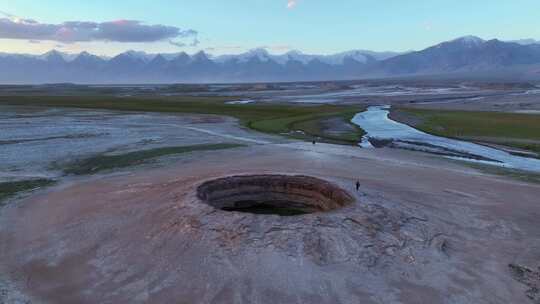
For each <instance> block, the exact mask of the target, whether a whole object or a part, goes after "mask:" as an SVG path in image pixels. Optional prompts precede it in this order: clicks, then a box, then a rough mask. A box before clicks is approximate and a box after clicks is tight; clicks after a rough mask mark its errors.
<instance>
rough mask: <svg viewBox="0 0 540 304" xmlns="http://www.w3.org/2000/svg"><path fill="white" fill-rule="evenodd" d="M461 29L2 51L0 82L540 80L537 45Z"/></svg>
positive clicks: (0, 54) (539, 50)
mask: <svg viewBox="0 0 540 304" xmlns="http://www.w3.org/2000/svg"><path fill="white" fill-rule="evenodd" d="M535 42H536V41H535V40H532V39H528V40H521V41H516V42H505V41H500V40H497V39H492V40H483V39H481V38H478V37H475V36H465V37H461V38H458V39H454V40H451V41H446V42H443V43H440V44H437V45H435V46H432V47H429V48H426V49H424V50H421V51H414V52H407V53H396V52H373V51H367V50H353V51H348V52H342V53H338V54H332V55H312V54H304V53H302V52H300V51H290V52H288V53H285V54H279V55H275V54H270V53H269V52H268V51H267V50H265V49H262V48H260V49H254V50H250V51H248V52H245V53H242V54H236V55H221V56H212V55H209V54H207V53H205V52H203V51H201V52H198V53H196V54H193V55H188V54H187V53H184V52H180V53H173V54H148V53H145V52H137V51H127V52H124V53H121V54H118V55H117V56H114V57H112V58H108V57H100V56H96V55H92V54H90V53H87V52H82V53H80V54H67V53H62V52H59V51H56V50H52V51H49V52H47V53H45V54H43V55H37V56H36V55H25V54H8V53H0V83H9V84H19V83H55V82H74V83H103V84H106V83H174V82H256V81H303V80H305V81H313V80H344V79H359V78H370V77H396V76H415V75H440V74H452V73H465V74H466V73H481V72H489V71H499V72H501V73H502V72H503V71H507V70H512V71H516V70H518V71H520V73H522V74H525V75H526V76H530V77H532V78H535V77H537V78H538V79H540V72H539V71H540V68H539V67H540V44H538V43H535Z"/></svg>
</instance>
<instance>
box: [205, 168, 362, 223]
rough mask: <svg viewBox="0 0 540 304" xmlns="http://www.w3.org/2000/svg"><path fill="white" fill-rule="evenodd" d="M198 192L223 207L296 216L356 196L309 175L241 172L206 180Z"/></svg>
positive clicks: (338, 204)
mask: <svg viewBox="0 0 540 304" xmlns="http://www.w3.org/2000/svg"><path fill="white" fill-rule="evenodd" d="M197 196H198V197H199V199H200V200H201V201H203V202H204V203H206V204H208V205H210V206H212V207H214V208H217V209H220V210H223V211H236V212H247V213H254V214H275V215H280V216H295V215H302V214H308V213H315V212H326V211H330V210H334V209H338V208H341V207H343V206H346V205H348V204H350V203H352V202H353V201H354V198H353V197H352V196H351V195H350V194H348V193H347V192H346V191H345V190H343V189H341V188H339V187H337V186H336V185H334V184H332V183H329V182H327V181H324V180H322V179H318V178H314V177H310V176H300V175H296V176H289V175H242V176H231V177H225V178H219V179H215V180H211V181H208V182H205V183H203V184H202V185H200V186H199V187H198V188H197Z"/></svg>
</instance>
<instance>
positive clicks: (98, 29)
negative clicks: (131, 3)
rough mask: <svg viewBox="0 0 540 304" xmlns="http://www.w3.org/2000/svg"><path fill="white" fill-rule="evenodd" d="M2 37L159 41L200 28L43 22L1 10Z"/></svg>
mask: <svg viewBox="0 0 540 304" xmlns="http://www.w3.org/2000/svg"><path fill="white" fill-rule="evenodd" d="M0 14H1V15H4V18H0V38H3V39H24V40H34V41H42V40H49V41H57V42H62V43H73V42H85V41H112V42H156V41H162V40H167V39H180V38H188V37H193V38H194V39H196V37H197V31H195V30H191V29H187V30H183V29H180V28H178V27H174V26H166V25H161V24H155V25H146V24H144V23H142V22H141V21H137V20H115V21H109V22H99V23H98V22H89V21H67V22H64V23H60V24H48V23H40V22H37V21H35V20H32V19H24V18H19V17H15V16H13V15H10V14H7V13H4V12H0Z"/></svg>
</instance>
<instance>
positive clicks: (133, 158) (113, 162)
mask: <svg viewBox="0 0 540 304" xmlns="http://www.w3.org/2000/svg"><path fill="white" fill-rule="evenodd" d="M243 146H244V145H241V144H232V143H221V144H202V145H191V146H178V147H163V148H154V149H148V150H142V151H134V152H129V153H123V154H115V155H105V154H100V155H96V156H93V157H90V158H85V159H80V160H76V161H72V162H69V163H68V164H65V165H60V166H59V167H60V168H61V169H62V170H63V171H64V173H66V174H74V175H86V174H94V173H98V172H100V171H105V170H112V169H119V168H126V167H130V166H136V165H140V164H143V163H146V162H148V161H150V160H152V159H155V158H158V157H163V156H170V155H177V154H184V153H190V152H196V151H215V150H222V149H230V148H238V147H243ZM57 166H58V164H57Z"/></svg>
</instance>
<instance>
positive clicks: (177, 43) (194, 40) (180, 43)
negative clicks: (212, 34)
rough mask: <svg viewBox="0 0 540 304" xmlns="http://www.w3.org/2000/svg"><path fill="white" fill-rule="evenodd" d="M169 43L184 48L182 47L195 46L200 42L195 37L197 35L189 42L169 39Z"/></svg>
mask: <svg viewBox="0 0 540 304" xmlns="http://www.w3.org/2000/svg"><path fill="white" fill-rule="evenodd" d="M169 43H170V44H172V45H174V46H177V47H179V48H184V47H196V46H198V45H199V43H201V42H200V41H199V39H197V37H195V38H193V40H192V41H191V42H190V43H185V42H182V41H173V40H169Z"/></svg>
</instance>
